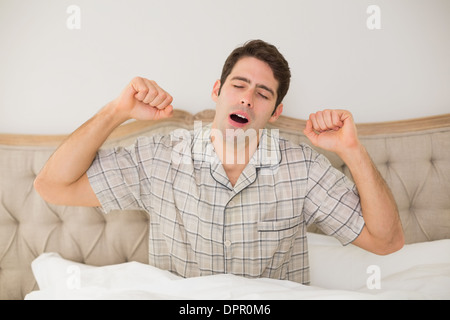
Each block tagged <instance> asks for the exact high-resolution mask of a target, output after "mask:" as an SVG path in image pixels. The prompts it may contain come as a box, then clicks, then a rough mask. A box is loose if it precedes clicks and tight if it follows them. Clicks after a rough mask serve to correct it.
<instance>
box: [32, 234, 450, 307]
mask: <svg viewBox="0 0 450 320" xmlns="http://www.w3.org/2000/svg"><path fill="white" fill-rule="evenodd" d="M308 242H309V251H310V267H311V285H310V286H304V285H301V284H298V283H295V282H292V281H285V280H274V279H247V278H243V277H239V276H234V275H229V274H223V275H214V276H206V277H198V278H188V279H184V278H181V277H178V276H176V275H173V274H171V273H170V272H167V271H164V270H159V269H157V268H154V267H152V266H149V265H146V264H142V263H138V262H128V263H122V264H117V265H110V266H103V267H95V266H89V265H84V264H81V263H76V262H73V261H69V260H66V259H63V258H62V257H61V256H60V255H58V254H57V253H44V254H42V255H40V256H39V257H38V258H36V259H35V260H34V261H33V263H32V269H33V273H34V276H35V278H36V280H37V283H38V285H39V288H40V290H38V291H33V292H31V293H29V294H28V295H27V296H26V297H25V299H27V300H51V299H71V300H76V299H102V300H103V299H104V300H108V299H183V300H184V299H186V300H225V299H226V300H259V299H264V300H280V299H283V300H292V299H446V300H447V299H450V240H440V241H433V242H427V243H418V244H411V245H406V246H405V247H404V248H403V249H402V250H400V251H399V252H397V253H394V254H392V255H389V256H377V255H374V254H371V253H369V252H366V251H364V250H361V249H359V248H357V247H355V246H353V245H349V246H346V247H343V246H341V245H340V244H339V242H338V241H337V240H335V239H334V238H332V237H328V236H322V235H317V234H308Z"/></svg>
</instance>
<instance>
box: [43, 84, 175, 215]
mask: <svg viewBox="0 0 450 320" xmlns="http://www.w3.org/2000/svg"><path fill="white" fill-rule="evenodd" d="M171 103H172V97H171V96H170V95H169V94H168V93H167V92H166V91H164V90H163V89H161V88H160V87H159V86H158V85H157V84H156V83H155V82H154V81H150V80H148V79H144V78H140V77H136V78H134V79H133V80H132V81H131V82H130V83H129V84H128V85H127V87H126V88H125V89H124V90H123V91H122V93H121V94H120V96H119V97H117V98H116V99H115V100H113V101H111V102H110V103H108V104H107V105H106V106H105V107H103V108H102V109H101V110H100V111H99V112H98V113H97V114H96V115H95V116H94V117H92V118H91V119H90V120H88V121H87V122H86V123H84V124H83V125H82V126H81V127H80V128H78V129H77V130H76V131H75V132H73V133H72V134H71V135H70V136H69V137H68V138H67V139H66V140H65V141H64V142H63V143H62V144H61V145H60V146H59V147H58V149H57V150H56V151H55V153H53V155H52V156H51V157H50V159H49V160H48V161H47V163H46V164H45V166H44V167H43V168H42V170H41V172H40V173H39V174H38V176H37V177H36V179H35V181H34V187H35V189H36V190H37V192H38V193H39V194H40V195H41V197H42V198H43V199H44V200H46V201H47V202H50V203H53V204H59V205H69V206H99V205H100V204H99V201H98V200H97V197H96V195H95V193H94V191H93V190H92V188H91V186H90V184H89V181H88V178H87V175H86V171H87V170H88V169H89V167H90V166H91V164H92V161H93V160H94V158H95V156H96V153H97V151H98V149H99V148H100V147H101V146H102V144H103V143H104V142H105V140H106V139H107V137H108V136H109V135H110V134H111V132H112V131H113V130H114V129H115V128H116V127H118V126H119V125H121V124H122V123H123V122H125V121H127V120H129V119H136V120H157V119H162V118H166V117H169V116H171V114H172V111H173V107H172V105H171Z"/></svg>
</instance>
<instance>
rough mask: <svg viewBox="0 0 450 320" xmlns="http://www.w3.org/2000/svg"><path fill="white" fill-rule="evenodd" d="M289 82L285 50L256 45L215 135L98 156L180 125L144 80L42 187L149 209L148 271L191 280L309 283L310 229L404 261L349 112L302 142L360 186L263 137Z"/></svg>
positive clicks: (107, 111)
mask: <svg viewBox="0 0 450 320" xmlns="http://www.w3.org/2000/svg"><path fill="white" fill-rule="evenodd" d="M289 81H290V71H289V66H288V63H287V62H286V60H285V59H284V58H283V56H282V55H281V54H280V53H279V52H278V50H277V49H276V48H275V47H274V46H273V45H270V44H268V43H265V42H263V41H261V40H255V41H250V42H248V43H246V44H245V45H244V46H242V47H239V48H237V49H235V50H234V51H233V52H232V53H231V54H230V56H229V57H228V59H227V61H226V62H225V65H224V68H223V72H222V76H221V79H220V80H218V81H216V83H215V84H214V87H213V91H212V99H213V101H214V102H215V103H216V115H215V118H214V121H213V123H212V124H210V125H207V126H201V127H200V128H196V129H195V130H193V131H191V132H190V133H189V136H188V137H185V138H184V139H181V140H182V141H179V140H180V139H179V137H177V136H176V134H174V133H173V134H171V135H168V136H161V135H157V136H154V137H142V138H139V139H138V140H137V141H136V143H135V144H134V145H133V146H131V147H129V148H117V149H114V150H101V151H98V150H99V148H100V146H101V145H102V144H103V142H104V141H105V139H106V138H107V137H108V135H109V134H110V133H111V132H112V131H113V130H114V129H115V128H116V127H117V126H119V125H120V124H121V123H123V122H124V121H126V120H128V119H140V120H148V119H160V118H165V117H169V116H170V115H171V113H172V110H173V107H172V105H171V103H172V97H171V96H170V95H169V94H168V93H167V92H166V91H164V90H163V89H161V88H160V87H159V86H158V85H157V84H156V83H155V82H154V81H150V80H147V79H143V78H135V79H133V80H132V81H131V82H130V84H129V85H128V86H127V87H126V88H125V89H124V90H123V92H122V93H121V94H120V96H119V97H118V98H117V99H115V100H113V101H112V102H110V103H108V104H107V105H106V106H105V107H104V108H103V109H102V110H100V111H99V112H98V113H97V114H96V115H95V116H94V117H93V118H91V119H90V120H89V121H87V122H86V123H85V124H84V125H82V126H81V127H80V128H79V129H78V130H76V131H75V132H74V133H73V134H72V135H71V136H70V137H69V138H68V139H67V140H66V141H65V142H64V143H63V144H62V145H61V146H60V147H59V148H58V149H57V151H56V152H55V153H54V154H53V155H52V156H51V158H50V159H49V161H48V162H47V164H46V165H45V166H44V168H43V169H42V171H41V173H40V174H39V175H38V177H37V178H36V181H35V188H36V189H37V191H38V192H39V193H40V194H41V195H42V197H43V198H44V199H45V200H47V201H49V202H52V203H55V204H63V205H76V206H102V207H103V209H104V210H105V211H110V210H113V209H132V208H139V209H144V210H146V211H147V212H148V213H149V215H150V239H149V263H150V264H152V265H154V266H156V267H159V268H161V269H167V270H170V271H172V272H174V273H176V274H178V275H181V276H184V277H191V276H202V275H211V274H217V273H233V274H236V275H241V276H246V277H271V278H276V279H288V280H292V281H297V282H300V283H304V284H308V283H309V264H308V249H307V239H306V227H307V226H308V225H310V224H312V223H315V224H317V225H318V226H319V227H320V228H321V229H322V230H323V231H324V232H325V233H326V234H329V235H333V236H335V237H336V238H337V239H339V241H341V243H342V244H344V245H345V244H348V243H353V244H355V245H357V246H359V247H361V248H364V249H366V250H369V251H371V252H374V253H377V254H389V253H391V252H394V251H396V250H399V249H400V248H401V247H402V246H403V243H404V240H403V232H402V227H401V223H400V219H399V215H398V211H397V208H396V204H395V201H394V199H393V197H392V194H391V192H390V190H389V188H388V187H387V185H386V184H385V182H384V180H383V179H382V177H381V176H380V174H379V173H378V171H377V170H376V168H375V166H374V165H373V163H372V161H371V159H370V157H369V155H368V154H367V152H366V150H365V148H364V147H363V146H362V145H361V143H360V141H359V139H358V136H357V132H356V128H355V124H354V121H353V118H352V115H351V114H350V113H349V112H348V111H345V110H325V111H322V112H317V113H315V114H312V115H311V116H310V118H309V120H308V121H307V125H306V129H305V130H304V133H305V135H306V136H307V137H308V138H309V139H310V141H311V143H312V144H313V145H315V146H319V147H321V148H324V149H326V150H330V151H333V152H335V153H337V154H338V155H339V156H340V157H341V158H342V159H343V161H344V162H345V163H346V164H347V166H348V167H349V169H350V171H351V173H352V176H353V178H354V181H355V184H356V187H355V185H354V184H353V183H351V182H350V181H349V180H348V179H347V178H346V177H345V176H344V175H343V174H342V173H340V172H339V171H337V170H336V169H334V168H332V167H331V165H330V163H329V162H328V160H327V159H325V158H324V157H323V156H322V155H320V154H318V153H317V152H315V151H314V150H313V149H311V148H310V147H309V146H307V145H305V144H302V145H293V144H291V143H290V142H288V141H286V140H284V139H280V138H278V137H277V136H276V134H274V133H273V132H271V131H270V130H267V129H264V127H265V125H266V124H267V123H268V122H273V121H276V120H277V119H278V117H279V116H280V114H281V113H282V110H283V104H282V100H283V98H284V96H285V94H286V92H287V90H288V87H289ZM269 151H270V157H269V156H268V155H267V153H268V152H269ZM176 155H178V156H176Z"/></svg>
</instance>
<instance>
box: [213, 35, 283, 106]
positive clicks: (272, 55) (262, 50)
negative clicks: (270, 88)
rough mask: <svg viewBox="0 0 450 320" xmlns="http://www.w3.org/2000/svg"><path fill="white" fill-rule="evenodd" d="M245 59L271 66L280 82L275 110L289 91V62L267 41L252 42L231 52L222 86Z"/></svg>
mask: <svg viewBox="0 0 450 320" xmlns="http://www.w3.org/2000/svg"><path fill="white" fill-rule="evenodd" d="M244 57H253V58H256V59H259V60H261V61H264V62H265V63H267V64H268V65H269V66H270V68H271V69H272V72H273V76H274V78H275V79H276V80H277V81H278V89H277V101H276V104H275V108H276V107H278V105H279V104H280V103H281V102H282V101H283V98H284V97H285V95H286V93H287V92H288V90H289V84H290V81H291V71H290V70H289V64H288V62H287V61H286V59H285V58H284V57H283V55H282V54H281V53H280V52H279V51H278V49H277V48H276V47H275V46H273V45H271V44H269V43H267V42H265V41H262V40H251V41H248V42H246V43H245V44H244V45H243V46H241V47H238V48H236V49H234V50H233V52H231V54H230V55H229V56H228V58H227V60H226V61H225V64H224V65H223V69H222V75H221V77H220V84H221V86H222V85H223V84H224V83H225V81H226V79H227V77H228V76H229V75H230V73H231V71H232V70H233V68H234V66H235V65H236V63H237V62H238V61H239V60H240V59H242V58H244ZM219 94H220V90H219ZM274 112H275V111H274Z"/></svg>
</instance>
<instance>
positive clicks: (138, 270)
mask: <svg viewBox="0 0 450 320" xmlns="http://www.w3.org/2000/svg"><path fill="white" fill-rule="evenodd" d="M213 117H214V110H204V111H202V112H200V113H198V114H195V115H193V114H190V113H189V112H186V111H182V110H175V112H174V116H173V117H172V118H170V119H166V120H162V121H136V122H130V123H126V124H124V125H122V126H120V127H119V128H117V129H116V131H115V132H114V133H113V134H112V135H111V137H110V138H109V139H108V140H107V141H106V142H105V144H104V146H103V147H104V148H108V147H111V146H118V145H122V146H126V145H129V144H131V143H133V141H134V140H135V139H136V138H137V137H138V136H141V135H152V134H154V133H160V132H163V133H167V132H169V131H172V130H174V129H178V128H184V129H190V128H192V127H193V125H194V122H195V121H204V122H210V121H212V119H213ZM270 126H271V127H272V128H276V129H279V130H280V135H281V136H284V137H286V138H288V139H290V140H292V141H293V142H294V143H301V142H306V143H307V139H306V138H305V137H304V135H303V134H302V130H303V128H304V126H305V121H304V120H300V119H294V118H289V117H284V116H282V117H280V119H279V120H278V121H277V122H275V123H273V124H271V125H270ZM358 132H359V135H360V137H361V141H362V142H363V144H364V145H365V146H366V148H367V150H368V152H369V154H370V155H371V157H372V159H373V160H374V163H375V164H376V166H377V167H378V169H379V170H380V172H381V174H382V175H383V177H384V178H385V180H386V182H387V183H388V185H389V186H390V187H391V189H392V191H393V194H394V197H395V199H396V202H397V204H398V207H399V211H400V217H401V220H402V224H403V228H404V232H405V239H406V245H405V247H404V248H403V249H402V250H400V251H399V252H396V253H394V254H392V255H389V256H377V255H374V254H371V253H369V252H366V251H363V250H361V249H359V248H357V247H355V246H352V245H349V246H346V247H342V246H341V245H340V244H339V243H338V242H337V241H336V240H335V239H333V238H331V237H328V236H325V235H322V234H320V233H319V231H318V230H317V229H315V228H314V227H311V228H310V229H309V230H308V231H309V233H308V242H309V246H310V267H311V285H310V286H303V285H300V284H298V283H294V282H289V281H284V280H273V279H246V278H242V277H237V276H233V275H215V276H209V277H200V278H189V279H182V278H179V277H177V276H175V275H173V274H170V273H168V272H167V271H164V270H158V269H155V268H153V267H151V266H149V265H148V257H147V248H148V241H147V240H148V217H147V215H146V213H145V212H142V211H116V212H112V213H110V214H108V215H105V214H103V213H102V212H101V211H100V210H99V209H97V208H81V207H64V206H54V205H51V204H48V203H46V202H45V201H43V200H42V199H41V198H40V197H39V195H38V194H37V193H36V192H35V190H34V188H33V181H34V178H35V177H36V175H37V173H38V172H39V170H40V169H41V168H42V166H43V164H44V163H45V161H46V160H47V159H48V157H49V156H50V155H51V153H52V152H53V151H54V150H55V148H56V147H57V146H58V145H59V144H60V143H61V141H62V140H63V139H64V138H65V136H38V135H9V134H0V299H14V300H21V299H27V300H34V299H36V300H38V299H64V298H66V299H217V300H223V299H264V300H267V299H450V114H445V115H440V116H435V117H427V118H421V119H411V120H404V121H396V122H385V123H365V124H358ZM319 151H320V152H322V153H324V154H325V155H326V156H327V157H328V158H329V159H330V161H331V162H332V164H333V165H334V166H335V167H336V168H338V169H339V170H341V171H343V172H344V173H345V174H347V175H348V176H349V177H350V178H351V176H350V173H349V171H348V169H347V168H346V167H345V165H344V164H343V162H342V160H341V159H339V158H338V157H337V156H336V155H334V154H330V153H328V152H326V151H324V150H319Z"/></svg>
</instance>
